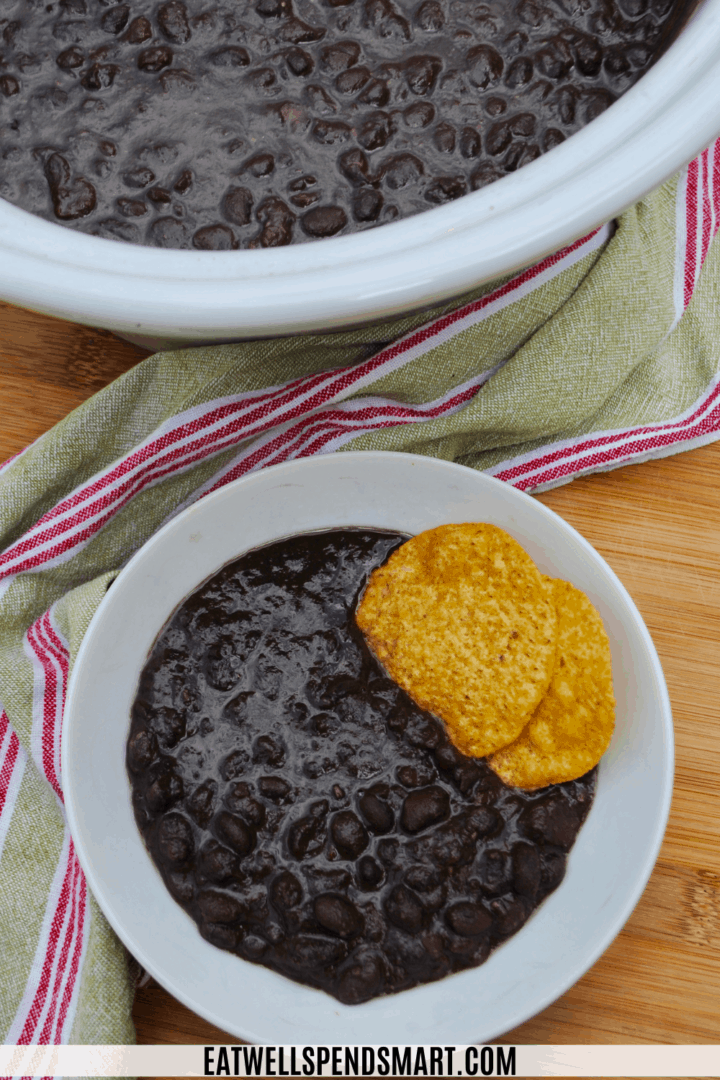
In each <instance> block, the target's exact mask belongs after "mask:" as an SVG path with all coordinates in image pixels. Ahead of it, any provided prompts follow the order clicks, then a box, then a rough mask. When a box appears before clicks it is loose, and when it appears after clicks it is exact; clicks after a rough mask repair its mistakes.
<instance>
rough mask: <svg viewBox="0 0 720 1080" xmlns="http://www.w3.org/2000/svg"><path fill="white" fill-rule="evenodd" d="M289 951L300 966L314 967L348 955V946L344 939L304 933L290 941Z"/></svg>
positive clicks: (333, 961)
mask: <svg viewBox="0 0 720 1080" xmlns="http://www.w3.org/2000/svg"><path fill="white" fill-rule="evenodd" d="M287 953H288V955H289V957H290V958H291V959H292V960H293V961H294V962H295V963H296V964H297V965H298V966H300V967H302V968H308V967H309V968H311V969H312V968H316V967H325V965H326V964H333V963H337V961H338V960H342V959H343V958H344V957H345V956H346V955H347V946H346V945H345V943H344V942H343V941H337V940H335V941H331V940H328V938H321V937H311V936H310V935H303V936H302V937H297V938H293V939H290V940H289V941H288V943H287Z"/></svg>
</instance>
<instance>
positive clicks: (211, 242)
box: [192, 224, 239, 251]
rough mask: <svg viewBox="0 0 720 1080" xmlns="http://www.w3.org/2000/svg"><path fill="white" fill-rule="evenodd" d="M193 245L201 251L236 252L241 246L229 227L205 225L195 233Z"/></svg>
mask: <svg viewBox="0 0 720 1080" xmlns="http://www.w3.org/2000/svg"><path fill="white" fill-rule="evenodd" d="M192 245H193V247H194V248H197V249H198V250H199V251H234V250H235V249H236V248H237V247H238V246H239V245H238V242H237V239H236V237H235V234H234V232H233V231H232V229H230V228H229V227H228V226H227V225H220V224H218V225H203V227H202V229H198V230H197V231H196V232H195V233H193V238H192Z"/></svg>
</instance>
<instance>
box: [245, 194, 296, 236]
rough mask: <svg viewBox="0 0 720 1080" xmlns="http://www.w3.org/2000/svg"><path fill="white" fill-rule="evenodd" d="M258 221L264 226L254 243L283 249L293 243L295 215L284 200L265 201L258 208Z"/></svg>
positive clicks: (271, 199) (272, 199)
mask: <svg viewBox="0 0 720 1080" xmlns="http://www.w3.org/2000/svg"><path fill="white" fill-rule="evenodd" d="M257 218H258V221H259V222H260V223H261V224H262V225H263V226H264V227H263V230H262V232H261V233H260V236H259V237H258V238H257V240H256V241H255V242H254V243H255V244H256V245H257V244H259V246H260V247H281V246H283V245H284V244H289V243H290V242H291V241H292V234H293V225H294V223H295V215H294V214H293V212H292V210H291V209H290V207H289V206H287V204H286V203H284V202H283V201H282V199H277V198H274V197H272V198H269V199H265V200H263V202H261V203H260V205H259V206H258V208H257Z"/></svg>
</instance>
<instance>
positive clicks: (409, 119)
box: [403, 101, 435, 128]
mask: <svg viewBox="0 0 720 1080" xmlns="http://www.w3.org/2000/svg"><path fill="white" fill-rule="evenodd" d="M403 119H404V121H405V123H406V124H407V126H408V127H410V128H423V127H427V126H428V124H431V123H432V122H433V120H434V119H435V106H434V105H431V104H430V102H429V101H416V102H415V103H414V104H413V105H408V107H407V109H405V111H404V112H403Z"/></svg>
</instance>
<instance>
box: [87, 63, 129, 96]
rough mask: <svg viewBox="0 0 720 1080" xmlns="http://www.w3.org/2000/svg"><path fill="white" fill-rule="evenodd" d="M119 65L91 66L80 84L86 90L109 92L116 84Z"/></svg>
mask: <svg viewBox="0 0 720 1080" xmlns="http://www.w3.org/2000/svg"><path fill="white" fill-rule="evenodd" d="M119 70H120V68H119V67H118V66H117V64H91V66H90V67H89V68H88V69H87V71H86V72H85V74H84V75H83V77H82V79H81V80H80V82H81V83H82V85H83V86H84V87H85V89H86V90H94V91H98V90H107V89H108V87H110V86H112V84H113V83H114V82H115V76H116V75H117V73H118V71H119Z"/></svg>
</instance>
